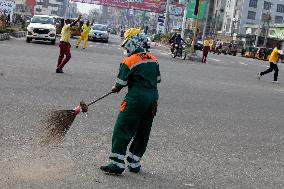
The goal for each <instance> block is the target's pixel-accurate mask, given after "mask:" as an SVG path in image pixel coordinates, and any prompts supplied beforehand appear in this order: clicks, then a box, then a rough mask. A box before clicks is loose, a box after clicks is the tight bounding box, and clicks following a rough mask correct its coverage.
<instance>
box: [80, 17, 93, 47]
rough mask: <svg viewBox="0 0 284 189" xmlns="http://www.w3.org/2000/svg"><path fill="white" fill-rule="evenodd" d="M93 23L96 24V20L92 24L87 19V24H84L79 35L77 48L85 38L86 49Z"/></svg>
mask: <svg viewBox="0 0 284 189" xmlns="http://www.w3.org/2000/svg"><path fill="white" fill-rule="evenodd" d="M93 24H94V21H93V22H92V24H91V25H90V21H87V22H86V24H83V26H82V27H81V29H82V32H81V36H80V37H79V39H78V41H77V44H76V48H78V47H79V45H80V43H81V42H82V40H84V46H83V49H86V46H87V42H88V40H89V33H90V30H91V26H92V25H93Z"/></svg>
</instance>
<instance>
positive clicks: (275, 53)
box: [269, 47, 279, 62]
mask: <svg viewBox="0 0 284 189" xmlns="http://www.w3.org/2000/svg"><path fill="white" fill-rule="evenodd" d="M278 59H279V56H278V49H277V47H275V48H274V49H273V51H272V53H271V55H270V58H269V62H277V61H278Z"/></svg>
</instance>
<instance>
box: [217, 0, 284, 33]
mask: <svg viewBox="0 0 284 189" xmlns="http://www.w3.org/2000/svg"><path fill="white" fill-rule="evenodd" d="M219 1H221V2H222V0H219ZM225 1H226V2H225V7H224V13H223V18H222V19H221V20H222V27H221V28H218V29H220V30H218V31H219V33H222V34H225V35H245V34H248V33H250V32H252V33H255V32H257V31H255V30H257V29H256V28H253V29H252V31H247V28H246V27H244V26H245V25H247V24H250V25H260V26H263V25H265V24H267V25H269V24H270V25H273V24H281V23H284V19H283V17H284V0H225ZM222 3H224V2H222ZM222 3H221V4H222ZM215 9H218V8H215Z"/></svg>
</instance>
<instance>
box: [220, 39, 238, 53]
mask: <svg viewBox="0 0 284 189" xmlns="http://www.w3.org/2000/svg"><path fill="white" fill-rule="evenodd" d="M222 53H223V54H225V55H227V54H228V55H233V56H236V55H237V53H238V49H237V46H236V45H235V44H233V43H231V42H225V43H223V45H222Z"/></svg>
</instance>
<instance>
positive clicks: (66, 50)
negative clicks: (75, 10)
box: [56, 15, 82, 73]
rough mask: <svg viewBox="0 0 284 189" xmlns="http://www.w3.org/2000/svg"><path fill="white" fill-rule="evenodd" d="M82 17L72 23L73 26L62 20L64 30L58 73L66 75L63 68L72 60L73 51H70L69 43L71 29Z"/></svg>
mask: <svg viewBox="0 0 284 189" xmlns="http://www.w3.org/2000/svg"><path fill="white" fill-rule="evenodd" d="M81 17H82V16H81V15H80V16H79V17H78V19H77V20H75V21H74V22H72V23H71V24H70V21H69V20H65V24H64V19H62V20H61V27H62V30H61V39H60V43H59V48H60V53H59V57H58V62H57V68H56V73H64V72H63V67H64V66H65V64H66V63H67V62H68V61H69V60H70V58H71V51H70V48H71V45H70V43H69V40H70V37H71V27H72V26H75V25H76V23H77V22H79V21H80V19H81ZM64 56H65V58H64Z"/></svg>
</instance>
